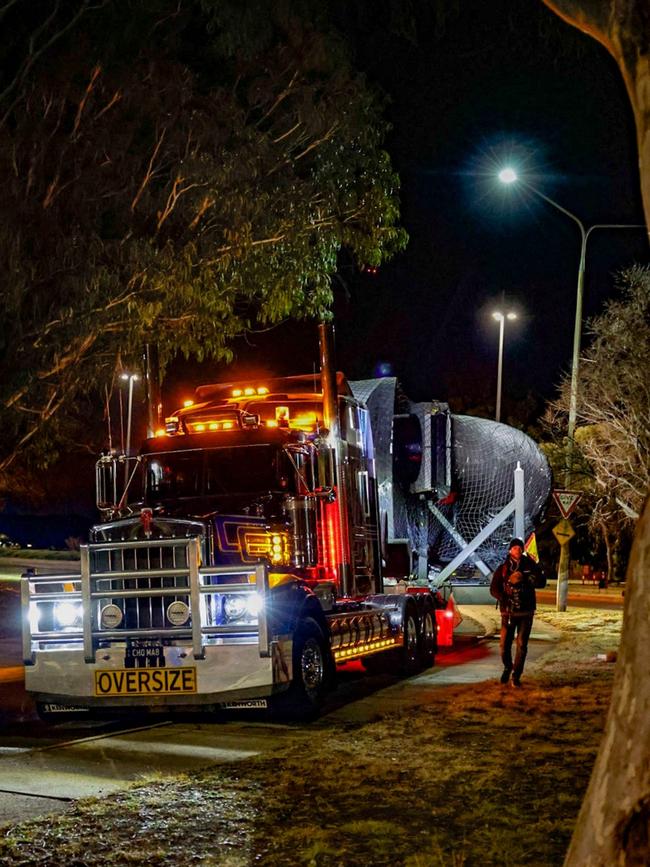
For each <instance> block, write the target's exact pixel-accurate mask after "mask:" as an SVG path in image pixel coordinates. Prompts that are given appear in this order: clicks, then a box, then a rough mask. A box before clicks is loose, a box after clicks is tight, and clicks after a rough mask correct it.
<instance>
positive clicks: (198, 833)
mask: <svg viewBox="0 0 650 867" xmlns="http://www.w3.org/2000/svg"><path fill="white" fill-rule="evenodd" d="M566 614H568V615H569V616H566ZM566 614H562V615H557V614H554V613H553V612H551V611H550V609H549V610H548V611H547V610H542V611H541V612H540V615H539V616H540V619H542V620H544V621H545V622H548V623H549V625H551V626H555V627H556V628H559V629H560V630H561V638H560V641H558V642H557V643H555V644H553V646H552V647H551V648H550V649H549V651H548V652H547V653H546V654H545V655H544V656H543V657H542V658H540V659H539V660H538V661H537V662H536V663H535V664H534V665H531V666H530V670H529V671H528V670H527V675H529V676H528V677H527V681H526V687H525V688H524V689H522V690H520V691H516V690H514V689H511V688H508V687H502V686H500V685H499V684H497V683H494V682H486V683H482V684H472V685H462V686H460V685H459V686H452V687H444V688H439V689H437V690H429V691H428V692H427V699H426V701H425V702H424V703H423V704H422V705H421V706H419V707H418V708H417V709H412V708H410V709H409V710H408V711H402V712H398V713H395V712H391V713H386V714H385V715H383V716H382V715H380V717H379V718H378V719H375V720H373V721H372V722H369V723H360V724H354V725H352V724H343V723H333V722H332V721H331V720H329V721H328V719H327V718H324V719H323V720H321V721H320V722H319V723H317V724H315V725H314V726H312V728H311V729H310V730H309V738H308V739H307V738H306V737H305V731H304V729H297V730H296V737H295V738H288V739H287V742H286V745H285V746H283V747H282V748H281V749H279V750H277V751H276V752H274V753H273V754H272V755H270V756H268V755H267V756H266V757H264V758H259V759H252V760H248V761H246V762H242V763H238V764H236V765H230V766H225V767H218V768H213V769H210V770H207V771H204V772H202V773H200V774H196V775H192V776H189V777H183V778H177V779H175V780H172V781H169V780H167V781H153V782H150V783H149V784H146V785H139V786H137V787H134V788H131V789H129V790H127V791H125V792H123V793H121V794H119V795H117V796H113V797H110V798H107V799H105V800H88V801H84V802H79V803H77V804H76V805H75V806H74V807H73V808H72V809H71V810H70V811H69V812H67V813H65V814H63V815H60V816H58V817H54V818H50V819H47V820H45V821H42V820H41V821H38V822H33V823H23V824H20V825H15V826H13V827H9V828H5V829H4V834H3V835H2V838H1V839H0V864H2V865H9V864H11V865H12V867H14V865H15V867H19V865H43V867H46V865H47V867H59V865H64V864H65V865H70V867H82V865H88V867H94V865H109V867H117V865H132V864H141V863H145V862H146V863H147V864H149V865H152V867H154V865H170V867H172V865H173V867H185V865H206V867H207V865H224V867H245V865H252V864H260V865H272V867H282V865H287V867H289V865H291V867H300V865H304V867H312V865H313V867H321V865H322V867H334V865H360V864H365V865H404V867H473V865H477V867H478V865H481V867H490V865H503V867H523V865H539V867H542V865H543V867H554V865H559V864H561V863H562V859H563V854H564V852H565V850H566V847H567V845H568V841H569V838H570V835H571V831H572V827H573V824H574V821H575V818H576V815H577V812H578V809H579V805H580V801H581V798H582V796H583V794H584V790H585V788H586V785H587V781H588V778H589V773H590V770H591V766H592V763H593V759H594V757H595V753H596V749H597V746H598V741H599V738H600V734H601V732H602V728H603V724H604V719H605V715H606V710H607V705H608V700H609V695H610V690H611V683H612V674H613V666H612V665H608V664H607V663H605V662H603V661H601V660H600V659H598V656H599V655H602V654H604V653H606V652H607V651H608V650H612V649H615V647H616V645H617V643H618V631H619V630H620V621H621V616H620V613H619V612H616V613H615V614H610V612H595V613H594V612H588V613H582V612H578V611H572V612H567V613H566Z"/></svg>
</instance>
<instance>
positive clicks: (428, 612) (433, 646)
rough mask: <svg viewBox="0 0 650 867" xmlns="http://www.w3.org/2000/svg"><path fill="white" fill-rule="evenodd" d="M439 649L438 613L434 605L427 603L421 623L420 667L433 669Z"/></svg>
mask: <svg viewBox="0 0 650 867" xmlns="http://www.w3.org/2000/svg"><path fill="white" fill-rule="evenodd" d="M437 649H438V628H437V624H436V612H435V609H434V607H433V605H431V604H429V603H428V602H426V603H425V605H424V609H423V611H422V621H421V623H420V648H419V652H420V665H421V666H422V668H431V667H432V666H433V664H434V662H435V659H436V651H437Z"/></svg>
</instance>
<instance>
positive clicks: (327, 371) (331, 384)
mask: <svg viewBox="0 0 650 867" xmlns="http://www.w3.org/2000/svg"><path fill="white" fill-rule="evenodd" d="M318 347H319V350H320V381H321V388H322V390H323V421H324V422H325V427H326V428H327V429H328V430H329V431H330V432H331V433H332V435H333V436H334V437H337V438H338V436H339V433H340V431H339V411H338V400H337V394H336V365H335V363H334V326H333V325H331V324H330V323H329V322H319V324H318Z"/></svg>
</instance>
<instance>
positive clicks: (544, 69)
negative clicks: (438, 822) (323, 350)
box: [164, 0, 648, 416]
mask: <svg viewBox="0 0 650 867" xmlns="http://www.w3.org/2000/svg"><path fill="white" fill-rule="evenodd" d="M415 5H416V6H417V4H415ZM448 5H449V6H450V7H454V6H455V5H456V4H448ZM370 6H373V4H369V8H370ZM458 6H459V7H460V9H459V10H457V11H451V12H450V13H449V14H448V16H447V18H446V20H444V21H443V22H440V21H439V20H434V19H433V17H431V19H430V20H426V19H423V18H422V17H420V19H419V20H418V22H417V24H418V29H417V43H414V42H413V41H411V40H409V39H407V38H405V37H401V36H400V35H399V34H396V33H395V30H394V28H393V29H392V30H391V28H390V27H389V26H386V22H381V23H380V26H378V27H377V26H374V24H373V23H372V22H368V27H367V28H364V26H363V22H361V23H359V22H358V21H357V22H355V26H356V31H355V37H356V62H357V64H358V65H359V66H361V68H363V69H364V70H365V71H366V73H367V75H368V78H369V79H370V80H371V81H374V82H375V83H377V84H379V85H380V86H381V87H382V89H383V90H384V91H385V92H386V93H387V94H388V96H389V98H390V100H391V101H390V104H389V106H388V109H387V114H388V117H389V118H390V120H391V122H392V124H393V130H392V132H391V134H390V137H389V139H388V141H387V143H386V146H387V149H388V150H389V151H390V153H391V157H392V159H393V163H394V165H395V167H396V169H397V171H398V173H399V175H400V178H401V183H402V192H401V200H402V223H403V225H404V226H405V228H406V229H407V231H408V233H409V235H410V243H409V245H408V247H407V249H406V250H405V251H404V252H403V253H402V254H400V255H399V256H398V257H396V258H395V259H394V260H393V261H391V262H390V263H388V264H386V265H384V266H382V268H381V269H380V271H379V273H378V274H375V275H370V274H359V273H358V272H356V273H355V272H354V271H353V269H351V268H350V267H348V266H347V265H346V263H345V262H342V263H341V278H340V279H339V280H337V282H336V284H335V299H336V300H335V324H336V334H337V355H338V366H339V368H340V369H342V370H344V371H345V372H346V373H347V374H348V376H349V377H350V378H363V377H368V376H373V375H375V374H376V373H377V371H378V369H379V368H378V366H379V365H380V364H381V363H382V362H383V363H384V364H385V365H389V366H390V367H389V368H388V369H390V370H391V371H392V372H393V373H394V374H395V375H397V376H398V377H399V379H400V380H401V381H402V383H403V384H404V387H405V390H406V392H407V393H408V394H409V396H410V397H412V398H414V399H419V400H425V399H431V398H435V399H439V400H450V401H452V406H453V408H454V409H456V410H457V411H466V410H468V409H469V410H474V411H477V410H478V412H479V414H486V415H489V414H490V413H491V412H493V407H494V399H495V389H496V366H497V340H498V324H497V323H496V322H495V321H494V320H493V319H492V318H491V315H490V314H491V311H492V309H493V306H494V303H495V302H499V301H501V299H505V302H506V304H507V305H508V307H509V309H510V308H513V309H515V310H517V312H518V314H519V319H518V321H517V322H516V323H514V324H512V325H511V324H510V323H508V325H507V326H506V351H505V366H504V405H505V406H504V409H505V412H506V416H507V413H508V410H509V401H510V400H511V399H512V398H519V399H521V398H524V397H525V396H526V395H527V394H528V393H530V394H531V395H532V396H533V397H535V398H537V401H538V405H539V406H541V401H543V400H544V399H548V398H551V397H553V396H554V393H555V388H556V386H557V384H558V382H559V380H560V377H561V374H562V372H563V371H566V370H567V369H568V367H569V364H570V358H571V350H572V341H573V322H574V313H575V288H576V279H577V269H578V257H579V249H580V246H579V245H580V238H579V232H578V228H577V226H576V225H575V224H574V223H573V222H572V221H571V220H570V219H569V218H568V217H566V216H564V215H562V214H560V213H559V212H558V211H556V210H555V209H554V208H552V207H551V206H550V205H547V204H546V203H544V202H543V201H542V200H541V199H539V198H538V197H535V196H534V195H533V194H530V193H525V192H524V191H522V190H516V189H513V188H509V189H507V188H505V187H503V186H500V185H499V184H498V182H497V181H496V180H494V176H495V174H496V171H498V169H499V168H501V167H502V165H503V162H504V160H503V159H502V157H505V156H506V155H509V156H512V157H513V160H512V162H516V163H517V166H518V167H519V168H520V169H522V170H524V169H525V171H526V177H527V178H528V180H529V181H530V182H531V183H533V184H534V185H535V186H536V187H537V188H539V189H540V190H542V191H543V192H544V193H545V194H546V195H548V196H550V197H552V198H553V199H555V200H556V201H557V202H558V203H559V204H561V205H563V206H564V207H565V208H567V209H569V210H570V211H572V212H573V213H574V214H576V216H578V217H579V218H580V219H581V220H582V221H583V222H584V223H585V226H586V227H589V226H590V225H592V224H594V223H623V224H634V223H643V222H644V220H643V213H642V207H641V198H640V192H639V180H638V167H637V155H636V146H635V137H634V126H633V120H632V113H631V109H630V107H629V103H628V100H627V96H626V93H625V89H624V86H623V82H622V79H621V76H620V73H619V71H618V68H617V67H616V65H615V63H614V61H613V60H612V59H611V58H610V56H609V55H608V54H607V52H606V51H605V50H604V49H603V48H602V47H601V46H600V45H599V44H598V43H596V42H595V41H594V40H592V39H590V38H588V37H586V36H583V35H582V34H580V33H579V32H578V31H576V30H574V29H572V28H570V27H569V26H568V25H566V24H564V23H563V22H562V21H561V20H560V19H559V18H556V17H555V16H554V15H553V14H552V13H551V12H550V11H548V10H547V9H546V8H545V7H544V6H543V5H542V3H541V2H540V0H517V2H516V3H513V2H512V0H490V2H486V0H463V2H462V3H460V4H458ZM373 8H375V7H374V6H373ZM647 261H648V247H647V241H646V239H645V236H644V233H643V232H642V231H639V230H637V231H630V230H618V231H604V230H603V231H596V232H594V233H593V234H592V235H591V237H590V239H589V245H588V250H587V269H586V272H587V273H586V283H585V303H584V311H585V315H586V316H587V317H588V316H593V315H595V314H597V313H598V312H600V311H601V310H602V305H603V302H604V300H605V299H606V298H607V296H608V295H611V293H612V291H613V275H614V274H615V272H617V271H618V270H620V269H621V268H622V267H625V266H626V265H629V264H631V263H633V262H647ZM315 333H316V330H315V328H312V326H311V325H309V324H288V325H286V326H282V327H280V328H277V329H275V330H274V331H272V332H269V333H267V334H261V335H253V336H251V337H250V338H249V339H248V340H247V341H241V342H240V343H238V344H237V346H236V356H237V361H236V368H234V369H232V370H227V369H224V368H223V367H221V366H217V365H214V364H211V365H204V366H203V367H202V368H201V369H200V370H199V372H198V373H197V371H196V369H195V367H193V366H188V365H185V364H179V365H177V366H176V367H175V368H173V369H172V370H170V371H169V377H168V380H167V384H166V387H165V389H164V395H165V397H166V403H168V405H166V407H165V409H166V411H171V409H173V408H174V407H173V406H172V404H173V403H174V402H175V401H176V400H178V399H179V398H180V397H181V394H182V393H183V394H185V393H186V392H187V388H186V389H185V390H184V391H183V388H182V387H181V385H180V383H181V382H185V383H187V384H188V385H189V383H190V382H192V383H195V384H199V381H203V382H205V381H211V380H219V379H224V378H230V377H232V376H233V375H234V376H238V375H246V373H248V372H253V373H255V374H256V375H257V374H259V373H262V372H263V371H264V370H267V371H269V372H274V373H276V374H285V373H296V372H304V371H311V370H312V369H313V367H314V364H315V363H316V362H317V346H316V336H315ZM386 369H387V368H384V370H386ZM481 408H484V409H485V412H484V413H481V411H480V410H481ZM510 408H511V409H513V407H510Z"/></svg>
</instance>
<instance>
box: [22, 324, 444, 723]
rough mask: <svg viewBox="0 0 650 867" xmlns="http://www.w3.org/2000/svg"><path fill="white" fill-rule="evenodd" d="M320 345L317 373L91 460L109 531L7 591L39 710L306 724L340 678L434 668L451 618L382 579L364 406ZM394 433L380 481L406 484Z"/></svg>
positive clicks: (402, 445)
mask: <svg viewBox="0 0 650 867" xmlns="http://www.w3.org/2000/svg"><path fill="white" fill-rule="evenodd" d="M320 346H321V372H320V374H315V375H308V376H291V377H286V378H282V379H272V380H266V381H257V380H255V381H247V382H243V383H242V382H232V383H227V384H217V385H205V386H201V387H199V388H198V389H197V390H196V394H195V399H194V401H193V402H189V401H188V405H186V406H184V407H183V408H181V409H179V410H177V411H176V412H174V413H173V414H172V415H171V416H169V417H168V418H167V419H166V420H165V427H164V428H163V429H161V430H158V431H155V435H154V436H151V437H149V438H148V439H147V440H146V441H145V443H144V445H143V447H142V448H141V450H140V454H139V455H138V457H137V460H135V461H133V462H131V463H129V461H128V459H127V458H125V457H124V456H123V457H122V458H121V459H120V458H119V457H116V456H114V455H110V454H107V455H105V456H103V457H102V458H100V460H99V461H98V464H97V492H98V506H99V508H100V510H101V511H102V513H103V516H104V520H103V521H102V522H101V523H99V524H97V525H96V526H94V527H93V529H92V531H91V539H90V543H89V544H87V545H82V547H81V570H80V574H79V573H70V574H63V575H61V574H58V575H35V574H28V575H26V576H24V577H23V581H22V601H23V613H24V620H23V622H24V631H23V650H24V660H25V683H26V688H27V690H28V692H29V693H31V694H32V695H33V696H34V698H35V699H36V702H37V705H38V707H39V710H40V711H41V713H42V714H43V715H45V716H49V715H54V714H57V713H66V712H72V713H79V712H108V713H116V712H120V711H133V710H138V709H140V710H145V709H146V710H161V709H162V710H171V709H188V708H196V707H203V708H206V709H218V708H234V707H267V706H272V707H277V708H279V709H284V710H285V711H287V712H289V713H290V714H293V715H295V716H309V715H312V714H313V713H315V712H316V711H317V710H318V708H319V707H320V705H321V703H322V701H323V698H324V696H325V695H326V693H327V691H328V690H329V689H330V688H332V687H333V685H334V682H335V676H336V669H337V666H340V665H341V664H344V663H348V662H350V661H352V660H361V661H362V663H363V665H364V666H365V667H366V668H367V669H373V670H376V669H381V668H382V667H394V668H395V669H397V670H401V671H402V672H403V673H406V674H408V673H413V672H416V671H418V670H420V669H422V668H425V667H428V666H431V665H432V664H433V662H434V657H435V654H436V649H437V632H438V629H439V628H440V625H441V623H447V624H448V623H449V620H448V619H446V618H449V617H452V616H454V612H453V610H452V609H451V605H450V603H449V602H447V603H446V602H445V601H444V600H443V599H442V597H441V596H440V595H439V593H437V592H432V591H431V590H430V589H429V587H428V585H427V584H426V583H425V584H422V583H421V582H420V585H419V586H418V584H417V582H409V581H408V580H407V581H404V580H402V581H399V582H398V581H397V578H395V577H393V579H392V580H390V579H389V580H385V578H384V574H383V572H382V566H383V567H384V569H386V568H388V569H390V568H391V567H390V561H391V559H392V560H394V559H395V556H394V555H395V550H392V551H391V549H395V548H396V547H397V546H395V545H391V544H390V539H389V538H388V537H389V536H390V533H389V532H388V519H389V517H390V516H387V515H386V514H385V513H384V511H385V510H381V509H380V508H379V495H378V486H377V477H376V472H375V465H376V462H375V452H374V448H375V446H374V444H373V430H372V426H371V420H370V414H369V410H368V408H367V407H366V406H365V405H364V403H363V402H361V401H360V400H358V399H357V398H355V397H354V395H353V393H352V390H351V388H350V386H349V384H348V383H347V382H346V380H345V378H344V377H343V375H342V374H340V373H336V372H335V370H334V367H333V365H332V363H331V350H330V344H329V327H328V326H325V325H321V326H320ZM390 421H391V422H393V418H392V416H391V419H390ZM395 424H396V425H397V428H399V429H400V430H401V431H402V433H401V434H400V435H399V436H395V435H394V432H393V431H392V430H391V431H389V432H388V434H386V432H385V431H384V432H383V433H382V437H383V440H384V441H385V442H384V445H383V448H384V452H385V454H389V453H392V452H394V453H393V454H392V464H393V469H392V471H391V472H392V476H391V479H390V484H394V485H395V487H396V488H397V487H400V486H402V487H404V486H405V487H408V486H409V484H410V481H409V479H410V478H411V477H413V466H412V465H413V462H414V461H415V463H416V464H417V466H419V465H420V463H421V458H422V455H421V450H422V437H421V436H420V437H419V439H418V437H415V440H414V441H413V442H412V439H413V438H412V437H409V433H408V432H409V429H410V428H409V426H412V425H413V424H415V422H414V421H413V418H412V417H410V416H408V415H407V416H405V417H403V418H402V420H401V422H400V420H399V418H396V420H395ZM438 427H439V428H440V431H442V433H443V440H444V436H445V435H444V430H445V424H444V419H443V423H442V424H441V425H438ZM429 438H430V437H429ZM414 442H415V445H414ZM386 443H388V445H386ZM418 443H419V445H418ZM443 445H444V443H443ZM430 447H431V443H430V442H429V443H428V444H427V442H426V437H425V449H426V448H429V449H430ZM384 462H385V455H384ZM442 464H443V465H444V448H443V458H442ZM441 472H442V474H443V476H444V466H442V470H441ZM400 476H401V477H402V478H401V479H400ZM122 486H123V487H124V492H123V493H121V494H120V493H119V491H121V490H122ZM384 487H385V485H384ZM385 495H386V491H385V490H384V496H385ZM398 559H399V558H398ZM404 559H405V561H406V560H407V559H408V558H404ZM393 571H395V570H394V569H393ZM399 573H400V568H399V567H398V568H397V576H398V577H399ZM401 574H402V577H407V576H408V574H409V564H408V563H407V562H406V565H404V566H403V568H402V573H401Z"/></svg>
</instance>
